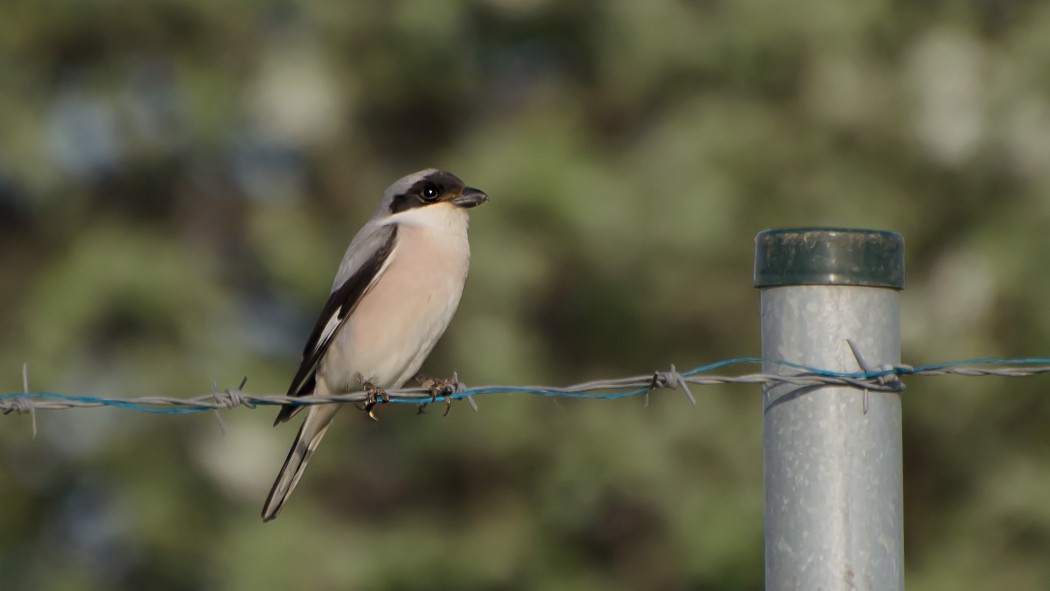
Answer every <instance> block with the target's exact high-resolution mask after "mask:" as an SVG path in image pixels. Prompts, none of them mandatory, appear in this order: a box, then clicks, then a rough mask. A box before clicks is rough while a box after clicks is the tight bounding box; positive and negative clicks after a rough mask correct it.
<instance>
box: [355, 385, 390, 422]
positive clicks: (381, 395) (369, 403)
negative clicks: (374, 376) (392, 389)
mask: <svg viewBox="0 0 1050 591" xmlns="http://www.w3.org/2000/svg"><path fill="white" fill-rule="evenodd" d="M361 387H362V388H363V389H364V391H365V403H364V405H363V406H362V407H361V410H363V411H365V412H366V413H368V418H370V419H372V420H373V421H376V422H378V421H379V419H377V418H376V415H375V413H373V412H372V409H374V408H375V407H376V404H379V403H380V402H383V403H387V402H390V397H389V396H387V393H386V390H383V389H382V388H380V387H379V386H376V385H375V384H373V383H372V382H365V383H363V384H361Z"/></svg>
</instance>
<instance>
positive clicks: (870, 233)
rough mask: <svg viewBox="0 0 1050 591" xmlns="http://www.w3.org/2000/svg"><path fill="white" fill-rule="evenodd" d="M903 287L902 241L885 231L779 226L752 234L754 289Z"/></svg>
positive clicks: (901, 238) (899, 237)
mask: <svg viewBox="0 0 1050 591" xmlns="http://www.w3.org/2000/svg"><path fill="white" fill-rule="evenodd" d="M780 285H862V286H867V287H889V288H892V289H903V288H904V237H903V236H901V235H900V234H898V233H896V232H887V231H885V230H859V229H851V228H783V229H777V230H763V231H762V232H759V233H758V234H757V235H756V236H755V287H776V286H780Z"/></svg>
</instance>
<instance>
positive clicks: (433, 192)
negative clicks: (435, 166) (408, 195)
mask: <svg viewBox="0 0 1050 591" xmlns="http://www.w3.org/2000/svg"><path fill="white" fill-rule="evenodd" d="M420 195H421V196H422V197H423V199H424V200H425V201H433V200H435V199H437V198H438V196H440V195H441V191H438V188H437V187H436V186H434V185H426V186H425V187H423V190H422V191H421V192H420Z"/></svg>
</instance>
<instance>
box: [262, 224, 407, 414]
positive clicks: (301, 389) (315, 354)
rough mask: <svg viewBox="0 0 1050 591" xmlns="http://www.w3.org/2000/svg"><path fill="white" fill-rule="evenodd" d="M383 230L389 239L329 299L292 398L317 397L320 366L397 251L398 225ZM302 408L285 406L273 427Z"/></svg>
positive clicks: (312, 335) (293, 386)
mask: <svg viewBox="0 0 1050 591" xmlns="http://www.w3.org/2000/svg"><path fill="white" fill-rule="evenodd" d="M380 231H381V232H383V233H384V234H386V236H385V238H382V239H381V243H380V245H379V247H378V248H376V249H375V251H374V252H373V253H372V254H371V256H369V257H368V259H366V260H365V261H364V262H362V263H361V265H360V266H359V267H358V268H357V269H356V270H354V271H353V273H352V274H351V275H350V276H349V277H347V278H346V281H343V283H342V285H340V286H339V287H338V288H336V289H335V290H333V291H332V294H331V295H330V296H329V297H328V302H326V303H325V305H324V309H323V310H322V311H321V316H320V318H318V319H317V324H316V325H314V329H313V332H311V333H310V338H309V339H307V341H306V347H305V348H304V349H303V360H302V362H301V363H300V364H299V371H297V372H295V377H294V378H293V379H292V384H291V385H290V386H289V387H288V395H289V396H309V395H310V394H313V391H314V386H315V385H316V370H317V364H318V363H319V362H320V361H321V358H322V357H324V354H325V353H326V352H327V351H328V346H329V345H330V344H331V343H332V339H333V338H334V337H335V334H336V332H338V330H339V327H341V326H342V325H343V321H344V320H345V319H346V317H347V316H349V315H350V313H351V312H353V311H354V308H356V307H357V303H358V302H359V301H361V297H362V296H364V295H365V294H366V293H368V291H369V290H370V289H371V287H372V285H373V284H374V282H375V280H376V279H377V277H378V276H379V273H380V272H381V271H382V269H383V265H384V264H385V263H386V261H387V259H388V258H389V257H390V253H391V252H393V250H394V240H395V239H396V237H397V226H396V225H393V224H391V225H389V226H384V227H383V228H382V229H381V230H380ZM302 408H303V407H302V406H299V405H295V404H286V405H284V406H282V407H281V412H279V413H278V414H277V418H276V419H275V420H274V422H273V424H274V425H275V426H276V425H278V424H279V423H283V422H285V421H287V420H288V419H290V418H292V417H293V416H294V415H295V413H297V412H299V411H300V410H302Z"/></svg>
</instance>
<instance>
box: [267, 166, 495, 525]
mask: <svg viewBox="0 0 1050 591" xmlns="http://www.w3.org/2000/svg"><path fill="white" fill-rule="evenodd" d="M487 200H488V196H487V195H485V193H483V192H481V191H479V190H477V189H474V188H472V187H468V186H466V185H465V184H464V183H463V181H461V180H459V178H457V177H456V176H455V175H453V174H451V173H448V172H445V171H443V170H435V169H427V170H421V171H419V172H416V173H414V174H410V175H408V176H406V177H404V178H402V179H400V180H398V181H397V182H395V183H394V184H392V185H390V187H388V188H387V190H386V192H385V193H384V194H383V201H382V202H381V203H380V204H379V209H378V210H376V212H375V215H373V216H372V219H370V220H369V221H368V222H367V223H366V224H365V225H364V226H363V227H362V228H361V230H360V231H358V232H357V235H356V236H354V239H353V240H352V241H351V242H350V247H349V248H347V250H346V255H345V256H343V262H342V263H340V265H339V271H338V272H337V273H336V276H335V282H334V283H333V284H332V292H331V295H329V297H328V302H327V303H326V304H325V306H324V309H323V310H322V311H321V317H320V318H319V319H318V320H317V325H316V326H315V327H314V329H313V332H312V333H311V334H310V338H309V339H308V340H307V342H306V348H305V349H304V350H303V359H302V363H301V364H300V365H299V371H298V372H296V374H295V378H294V379H293V380H292V384H291V386H290V387H289V388H288V395H289V396H310V395H312V394H319V395H329V394H343V393H349V392H357V391H361V390H366V391H370V392H372V393H374V392H375V391H376V390H377V389H383V388H392V389H393V388H400V387H401V386H402V385H404V383H405V382H406V381H408V380H409V379H411V378H412V377H413V376H415V375H416V372H418V371H419V368H420V366H422V365H423V361H424V360H425V359H426V357H427V355H429V354H430V351H431V349H433V348H434V345H435V344H437V342H438V339H440V338H441V335H442V333H444V332H445V328H447V327H448V323H449V321H451V320H452V316H453V314H455V312H456V307H457V306H459V299H460V296H461V295H462V293H463V283H464V281H465V280H466V277H467V267H468V265H469V264H470V246H469V244H468V243H467V225H468V215H467V210H468V209H469V208H472V207H475V206H477V205H481V204H482V203H484V202H485V201H487ZM340 406H341V405H339V404H324V405H314V406H310V407H308V409H307V411H306V419H305V420H304V421H303V424H302V426H301V427H299V433H298V434H297V435H296V437H295V442H294V443H293V444H292V449H291V450H290V451H289V452H288V458H287V459H286V460H285V461H284V466H283V467H282V468H281V471H280V473H278V475H277V480H276V481H275V482H274V483H273V488H271V489H270V494H269V496H267V497H266V503H265V505H264V506H263V510H262V518H263V521H270V520H271V519H273V518H275V517H277V514H278V513H280V512H281V508H282V507H283V506H284V503H285V501H287V499H288V496H289V495H290V494H291V493H292V491H293V490H295V486H296V484H298V483H299V479H300V478H301V477H302V475H303V470H304V469H305V468H306V464H307V462H309V461H310V457H311V456H312V455H313V453H314V451H315V450H316V449H317V446H318V444H319V443H321V438H322V437H324V434H325V431H326V430H327V429H328V425H329V424H330V423H331V421H332V417H334V416H335V413H336V411H338V410H339V407H340ZM302 408H303V407H302V406H295V405H286V406H284V407H282V408H281V411H280V413H279V414H278V415H277V419H276V420H275V421H274V426H276V425H278V424H280V423H283V422H285V421H287V420H288V419H290V418H291V417H293V416H294V415H295V414H296V413H298V412H299V411H300V410H302Z"/></svg>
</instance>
